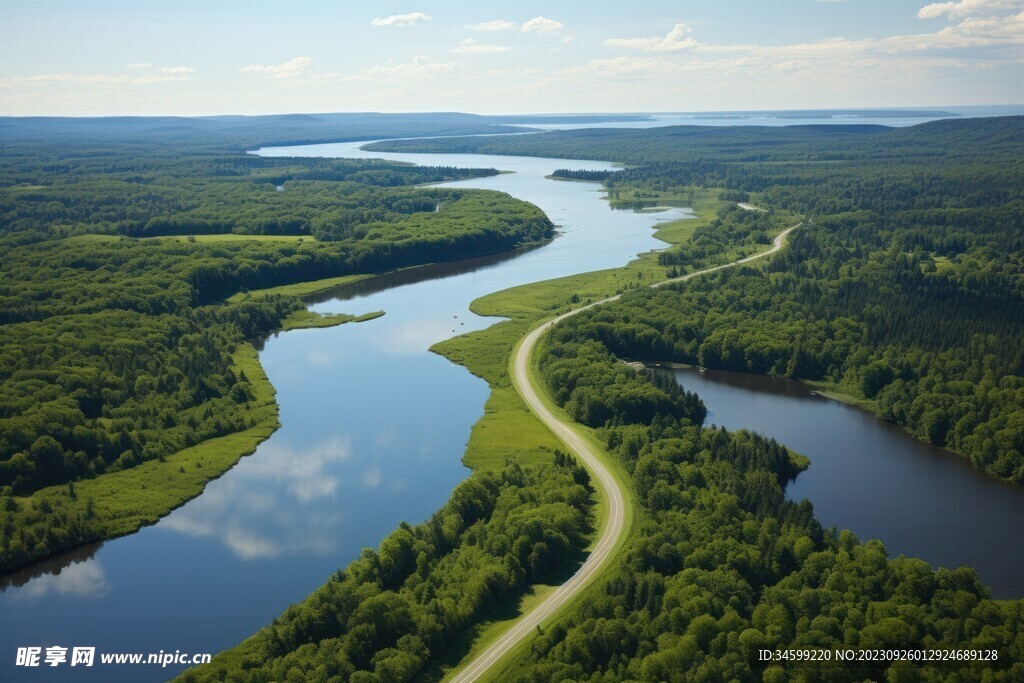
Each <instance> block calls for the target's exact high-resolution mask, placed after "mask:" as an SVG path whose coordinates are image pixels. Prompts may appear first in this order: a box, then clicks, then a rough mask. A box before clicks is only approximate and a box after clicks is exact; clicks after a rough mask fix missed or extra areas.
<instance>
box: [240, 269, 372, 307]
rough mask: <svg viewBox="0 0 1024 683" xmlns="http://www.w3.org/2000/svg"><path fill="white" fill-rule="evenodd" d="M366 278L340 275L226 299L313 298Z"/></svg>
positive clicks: (241, 294) (256, 290) (243, 293)
mask: <svg viewBox="0 0 1024 683" xmlns="http://www.w3.org/2000/svg"><path fill="white" fill-rule="evenodd" d="M368 277H373V275H371V274H360V275H342V276H340V277H329V278H325V279H323V280H310V281H309V282H296V283H295V284H294V285H281V286H279V287H269V288H267V289H255V290H253V291H251V292H239V293H238V294H234V295H232V296H231V297H230V298H228V301H244V300H245V299H247V298H249V297H261V296H274V295H277V296H295V297H298V298H300V299H301V298H303V297H308V296H315V295H316V294H321V293H323V292H328V291H330V290H332V289H337V288H338V287H341V286H343V285H347V284H350V283H352V282H358V281H359V280H365V279H366V278H368Z"/></svg>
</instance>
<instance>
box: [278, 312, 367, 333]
mask: <svg viewBox="0 0 1024 683" xmlns="http://www.w3.org/2000/svg"><path fill="white" fill-rule="evenodd" d="M382 315H384V311H372V312H370V313H364V314H362V315H349V314H348V313H316V312H315V311H311V310H309V309H303V310H301V311H295V312H294V313H292V314H291V315H290V316H288V317H287V318H285V319H284V321H283V323H282V324H281V329H283V330H303V329H307V328H310V327H334V326H336V325H344V324H345V323H362V322H366V321H367V320H374V319H376V318H379V317H381V316H382Z"/></svg>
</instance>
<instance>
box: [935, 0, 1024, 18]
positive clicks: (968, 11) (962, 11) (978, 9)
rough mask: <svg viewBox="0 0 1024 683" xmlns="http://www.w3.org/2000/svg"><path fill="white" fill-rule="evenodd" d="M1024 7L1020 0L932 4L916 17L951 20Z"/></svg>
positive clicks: (974, 0) (973, 0) (965, 0)
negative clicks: (947, 18)
mask: <svg viewBox="0 0 1024 683" xmlns="http://www.w3.org/2000/svg"><path fill="white" fill-rule="evenodd" d="M1020 7H1024V2H1022V1H1021V0H959V2H933V3H932V4H930V5H925V6H924V7H922V8H921V9H920V10H919V11H918V13H917V16H918V18H920V19H938V18H940V17H943V16H949V18H951V19H959V18H963V17H969V16H972V15H976V14H982V13H990V12H997V11H999V10H1012V9H1017V8H1020Z"/></svg>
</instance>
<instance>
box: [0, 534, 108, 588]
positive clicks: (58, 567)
mask: <svg viewBox="0 0 1024 683" xmlns="http://www.w3.org/2000/svg"><path fill="white" fill-rule="evenodd" d="M101 545H102V544H101V543H90V544H88V545H84V546H81V547H79V548H75V549H74V550H71V551H70V552H67V553H63V554H61V555H58V556H56V557H51V558H48V559H46V560H43V561H42V562H37V563H35V564H33V565H32V566H30V567H25V568H24V569H21V570H18V571H16V572H12V573H10V574H4V575H0V590H6V589H8V588H21V587H22V586H29V587H28V588H27V589H26V592H27V593H35V594H37V595H45V593H46V592H48V591H47V590H43V591H39V590H38V589H34V588H33V587H32V586H33V585H35V584H36V583H42V584H43V585H49V586H53V585H57V584H60V583H62V582H64V583H65V585H68V584H73V583H77V584H79V585H81V584H82V582H81V579H71V580H68V579H63V580H62V579H60V578H59V576H60V575H61V574H62V573H64V572H65V571H72V570H73V568H74V567H76V566H77V565H80V564H87V563H90V562H92V558H93V556H94V555H95V554H96V551H97V550H99V548H100V546H101ZM73 573H75V572H74V571H73ZM77 573H78V574H79V575H80V576H81V575H82V572H80V571H79V572H77ZM84 573H85V574H90V573H91V574H93V575H94V576H95V575H102V570H100V571H99V572H96V571H95V570H87V571H86V572H84ZM94 585H95V583H94ZM65 592H67V591H65Z"/></svg>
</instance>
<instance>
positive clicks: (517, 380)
mask: <svg viewBox="0 0 1024 683" xmlns="http://www.w3.org/2000/svg"><path fill="white" fill-rule="evenodd" d="M798 227H800V223H797V224H796V225H794V226H793V227H791V228H788V229H787V230H784V231H783V232H781V233H779V235H778V236H777V237H776V238H775V241H774V242H773V243H772V246H771V248H770V249H767V250H765V251H762V252H759V253H757V254H754V255H753V256H747V257H746V258H742V259H739V260H738V261H733V262H732V263H726V264H723V265H721V266H715V267H714V268H705V269H704V270H698V271H696V272H693V273H689V274H687V275H683V276H682V277H677V278H673V279H671V280H665V281H664V282H659V283H657V284H655V285H652V286H653V287H661V286H662V285H666V284H670V283H673V282H684V281H686V280H689V279H691V278H695V277H698V276H700V275H706V274H707V273H713V272H715V271H716V270H722V269H723V268H731V267H733V266H738V265H740V264H743V263H749V262H750V261H753V260H755V259H759V258H764V257H765V256H768V255H770V254H774V253H775V252H777V251H778V250H779V249H781V248H782V245H783V244H784V243H785V241H786V238H787V237H788V236H789V233H791V232H793V231H794V230H796V229H797V228H798ZM620 296H621V295H616V296H613V297H609V298H607V299H602V300H601V301H595V302H594V303H592V304H588V305H587V306H583V307H582V308H577V309H575V310H572V311H569V312H568V313H563V314H562V315H560V316H558V317H557V318H555V319H553V320H549V321H547V322H546V323H544V324H542V325H540V326H539V327H537V328H536V329H534V330H533V331H532V332H530V333H529V334H528V335H526V338H525V339H523V342H522V344H520V345H519V349H518V350H517V351H516V357H515V366H514V368H513V375H512V383H513V384H514V385H515V388H516V391H518V392H519V395H520V396H522V397H523V400H524V401H525V402H526V405H528V406H529V407H530V410H532V411H533V412H534V414H536V415H537V417H539V418H540V420H541V422H543V423H544V424H546V425H547V426H548V428H549V429H551V431H553V432H554V433H555V435H556V436H558V438H559V439H561V441H562V443H564V444H565V445H566V446H567V447H568V448H569V450H570V451H571V452H572V453H573V454H575V455H576V457H578V458H579V459H580V460H581V461H583V463H584V464H585V465H586V466H587V469H589V470H590V472H591V474H592V475H593V476H594V477H595V478H596V479H597V482H596V484H597V488H598V489H600V490H601V491H602V492H603V493H604V494H605V496H606V497H607V498H608V519H607V521H606V522H605V525H604V529H603V530H602V532H601V538H600V540H598V542H597V546H596V547H595V548H594V550H593V552H591V553H590V555H589V556H588V557H587V560H586V561H585V562H584V563H583V564H582V565H581V566H580V568H579V569H578V570H576V573H575V574H573V575H572V577H571V578H570V579H569V580H568V581H566V582H565V583H563V584H562V585H561V586H559V587H558V588H556V589H555V591H554V592H553V593H551V595H549V596H548V597H547V598H545V599H544V602H542V603H541V604H540V605H538V606H537V607H535V608H534V609H533V611H532V612H530V613H528V614H525V615H524V616H523V617H521V618H520V619H519V621H517V622H516V624H515V625H514V626H513V627H512V628H510V629H509V630H508V631H507V632H506V633H504V634H503V635H502V636H501V637H500V638H498V639H497V640H496V641H494V642H493V643H491V645H490V646H489V647H488V648H487V649H486V650H484V651H483V652H481V653H480V654H479V655H477V657H476V658H475V659H474V660H473V661H471V662H470V663H469V664H467V665H466V667H465V668H463V669H462V670H461V671H459V672H458V673H457V674H456V675H455V676H454V677H452V679H451V683H469V681H476V680H477V679H479V678H480V676H482V675H483V673H484V672H485V671H487V669H489V668H490V667H491V666H493V665H494V664H495V663H496V662H497V661H498V660H499V659H501V657H502V656H504V655H505V654H506V653H507V652H508V651H509V650H511V649H512V648H514V647H515V646H516V645H518V644H519V643H520V642H521V641H522V640H524V639H526V638H528V637H529V636H530V634H531V633H532V632H533V631H534V629H535V628H536V627H537V626H538V625H539V624H540V623H541V622H542V621H544V620H545V619H546V618H548V617H549V616H551V615H552V614H553V613H554V612H556V611H557V610H558V608H559V607H561V606H562V605H564V604H565V602H566V601H567V600H570V599H571V598H572V597H573V596H574V595H575V594H576V593H577V592H579V591H580V590H581V589H582V588H583V587H584V586H585V585H586V584H587V583H589V581H590V579H592V578H593V577H594V576H595V575H596V574H597V573H598V572H599V571H600V570H601V569H603V568H604V565H605V564H607V562H608V561H609V560H610V559H611V558H612V557H613V554H612V550H614V548H615V545H616V544H617V543H618V542H619V540H620V538H621V536H622V534H623V533H624V532H625V530H626V528H625V521H626V506H625V501H624V499H623V493H622V489H621V487H620V486H619V482H618V481H616V479H615V477H614V476H613V475H612V473H611V471H609V469H608V467H607V466H606V465H605V464H604V462H603V461H602V459H601V457H600V456H599V455H598V454H597V453H596V452H595V451H594V449H593V448H592V447H591V446H590V444H588V443H587V442H586V441H585V440H584V439H583V438H582V437H581V436H580V433H579V432H577V431H576V428H575V427H574V426H573V423H571V422H567V421H566V422H563V421H562V420H561V419H560V418H558V417H557V416H555V415H554V414H553V413H552V412H551V411H550V410H549V409H548V408H547V406H546V405H544V402H543V401H541V399H540V396H539V395H538V390H537V388H536V387H535V386H534V385H533V383H532V382H531V381H530V373H529V372H528V368H529V363H530V354H531V353H532V352H533V347H534V346H535V345H536V344H537V340H538V339H540V338H541V336H542V335H543V334H544V333H545V332H547V331H548V329H550V328H551V327H553V326H554V325H557V324H558V323H560V322H561V321H563V320H565V319H566V318H568V317H569V316H573V315H576V314H577V313H579V312H581V311H585V310H587V309H588V308H593V307H594V306H600V305H601V304H606V303H608V302H610V301H615V300H617V299H619V297H620Z"/></svg>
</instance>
